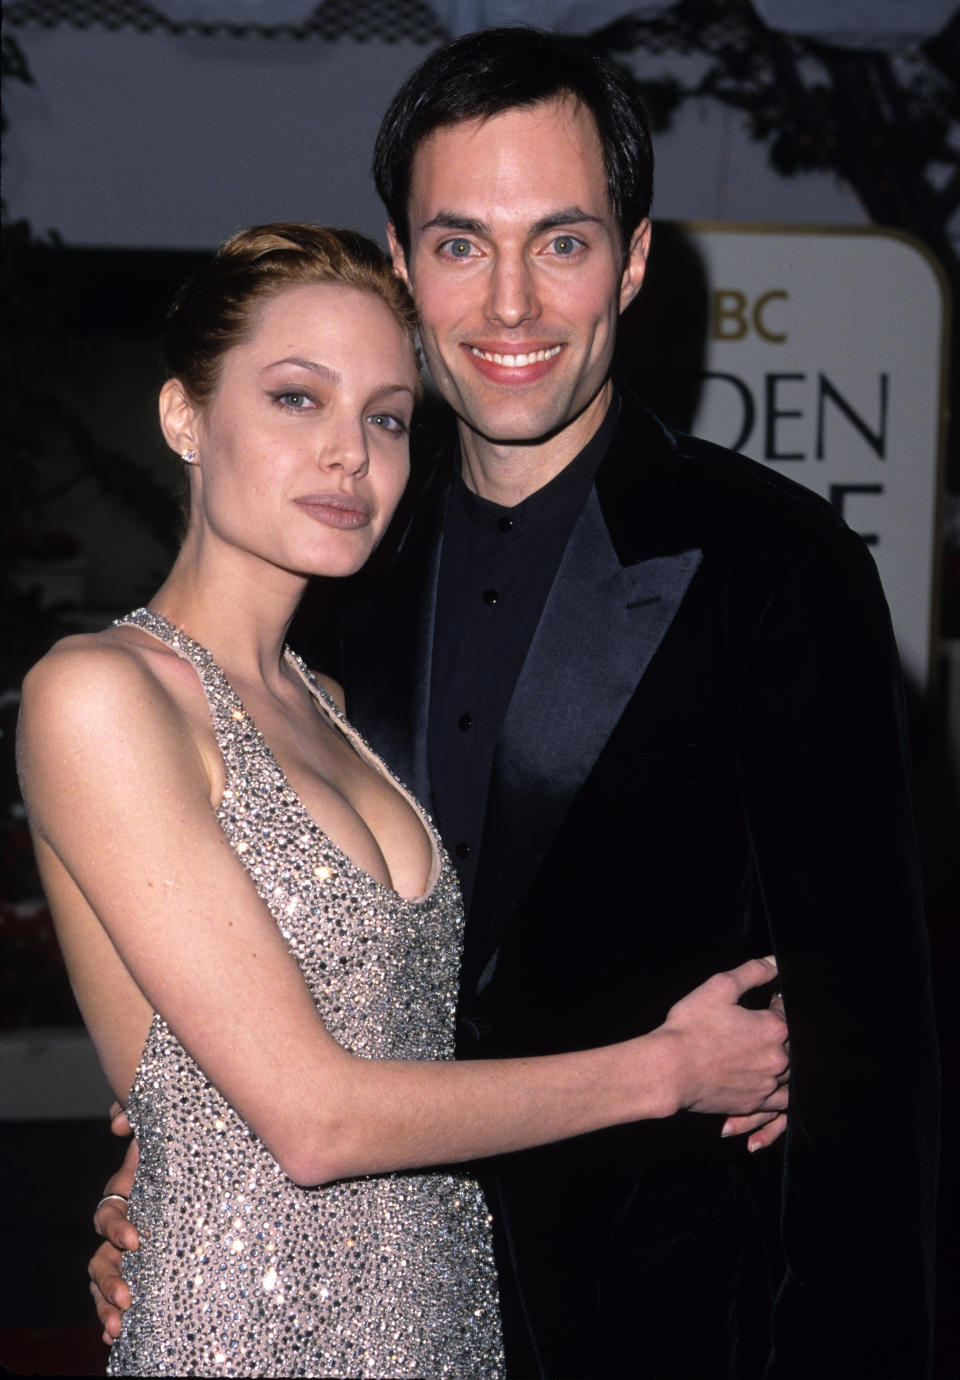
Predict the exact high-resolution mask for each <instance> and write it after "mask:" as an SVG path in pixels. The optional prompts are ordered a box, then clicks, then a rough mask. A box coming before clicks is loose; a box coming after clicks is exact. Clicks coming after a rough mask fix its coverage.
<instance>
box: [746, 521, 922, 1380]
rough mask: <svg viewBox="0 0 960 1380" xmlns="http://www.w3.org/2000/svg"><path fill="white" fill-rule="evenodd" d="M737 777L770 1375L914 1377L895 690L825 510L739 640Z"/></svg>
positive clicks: (917, 1086)
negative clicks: (755, 940) (749, 862)
mask: <svg viewBox="0 0 960 1380" xmlns="http://www.w3.org/2000/svg"><path fill="white" fill-rule="evenodd" d="M743 683H744V691H743V695H742V698H741V707H742V716H741V722H740V742H741V753H740V772H741V776H740V789H741V793H742V799H743V806H744V810H745V814H746V818H747V821H748V828H749V831H750V843H751V848H752V852H753V860H754V867H755V877H756V882H757V885H758V887H759V890H760V894H761V900H762V906H763V909H764V911H765V914H766V917H767V920H768V923H769V927H770V933H771V936H772V942H773V948H774V951H775V952H776V955H777V959H778V962H779V966H780V976H781V984H782V991H783V997H784V1002H785V1006H786V1011H787V1018H788V1022H789V1027H790V1040H791V1084H790V1115H789V1126H788V1131H787V1143H786V1153H785V1161H784V1163H785V1168H784V1185H783V1198H782V1217H781V1239H782V1246H783V1253H784V1257H785V1261H786V1272H785V1275H784V1278H783V1281H782V1284H781V1287H780V1290H779V1293H778V1296H777V1300H776V1305H775V1310H774V1319H773V1351H772V1353H771V1359H770V1362H769V1366H768V1371H767V1375H768V1377H770V1380H773V1377H776V1378H777V1380H782V1378H783V1377H788V1376H789V1377H794V1376H795V1377H801V1376H802V1377H805V1380H806V1377H809V1376H811V1375H818V1376H824V1377H826V1376H834V1375H836V1376H841V1375H842V1376H844V1377H849V1376H858V1375H862V1376H870V1377H871V1380H882V1378H883V1377H890V1380H894V1377H896V1380H903V1377H907V1376H910V1377H917V1380H921V1377H923V1376H925V1375H927V1374H928V1371H929V1365H930V1350H931V1314H932V1301H933V1288H932V1262H933V1223H934V1197H935V1184H936V1168H937V1161H936V1153H937V1151H936V1146H937V1058H936V1044H935V1034H934V1022H933V1014H932V1004H931V999H930V986H929V971H928V955H927V943H926V930H925V923H924V916H923V910H922V904H921V896H920V880H919V865H918V860H917V852H916V847H915V839H914V831H913V824H912V818H911V811H910V801H909V785H908V768H907V750H906V742H905V719H904V707H903V693H902V686H901V682H900V677H899V670H898V666H897V658H896V652H895V650H894V646H893V639H892V634H891V630H890V623H889V617H888V614H887V609H886V605H885V602H884V599H883V595H882V592H881V589H880V583H879V579H878V576H877V572H876V568H875V566H874V562H873V559H872V557H871V556H870V554H869V552H868V551H867V549H866V547H865V546H864V545H863V544H862V542H861V541H860V539H859V538H858V537H856V536H855V535H854V534H853V533H851V532H849V531H848V530H847V529H845V528H842V527H837V528H836V529H832V530H828V531H827V532H826V533H824V534H823V539H822V541H820V542H819V544H818V545H817V546H816V548H815V549H810V550H808V551H807V553H806V554H805V555H804V556H803V557H802V558H801V559H799V560H798V561H797V562H796V563H795V564H794V565H793V568H792V569H791V571H790V573H789V575H788V576H787V577H786V578H785V579H784V580H783V581H782V583H781V584H780V586H779V588H778V589H777V590H776V592H775V593H774V594H773V595H772V597H771V598H770V599H769V601H768V603H767V605H766V608H765V610H764V612H763V615H762V617H761V619H760V621H759V624H758V626H757V629H756V635H755V637H754V640H753V645H752V647H751V649H750V652H749V655H748V659H747V668H746V674H745V676H744V682H743Z"/></svg>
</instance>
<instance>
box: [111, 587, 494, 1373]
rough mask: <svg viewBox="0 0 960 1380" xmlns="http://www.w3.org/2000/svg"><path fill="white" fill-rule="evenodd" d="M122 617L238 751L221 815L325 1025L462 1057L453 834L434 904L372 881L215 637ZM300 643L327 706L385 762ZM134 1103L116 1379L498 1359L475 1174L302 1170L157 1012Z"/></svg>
mask: <svg viewBox="0 0 960 1380" xmlns="http://www.w3.org/2000/svg"><path fill="white" fill-rule="evenodd" d="M121 621H122V622H125V623H131V624H135V625H136V626H137V627H139V628H142V629H143V630H144V631H146V632H148V633H151V634H152V635H153V636H154V637H157V638H159V640H160V641H162V642H164V643H166V645H167V646H169V647H171V648H172V649H174V650H175V651H176V652H178V653H179V655H180V656H182V657H184V658H185V659H186V660H188V661H190V662H192V664H193V665H194V667H195V668H196V670H197V673H198V675H199V677H200V680H201V683H202V685H203V688H204V691H205V693H206V697H207V701H208V703H209V706H210V712H211V716H212V721H213V727H214V730H215V732H216V735H217V739H218V742H219V744H220V750H221V752H222V754H223V760H224V764H225V767H226V788H225V790H224V793H223V799H222V802H221V804H220V806H219V810H218V818H219V821H220V825H221V827H222V829H223V832H224V834H225V835H226V837H227V838H228V840H229V841H230V843H231V845H232V847H233V848H234V850H235V851H236V853H237V854H238V855H239V856H240V858H241V859H242V860H243V864H244V866H245V867H246V869H247V871H248V872H249V874H250V876H251V878H252V879H253V883H254V885H255V886H256V888H257V891H258V892H259V893H260V895H261V897H262V898H263V900H264V903H265V904H266V905H267V906H268V907H269V909H270V912H271V914H272V915H273V917H274V919H275V920H276V923H277V925H278V926H279V928H280V930H281V932H282V934H283V936H284V938H285V939H286V940H287V943H288V944H289V946H290V949H291V951H292V953H293V954H294V956H295V957H296V959H297V962H298V963H299V965H300V967H301V969H302V971H303V976H304V979H305V981H306V983H307V985H308V987H309V988H310V991H311V994H312V995H313V997H314V1000H315V1001H316V1004H317V1007H318V1009H319V1011H320V1014H321V1016H322V1017H323V1020H324V1023H325V1025H326V1026H327V1029H328V1030H329V1031H330V1032H331V1034H332V1035H333V1036H334V1037H335V1038H336V1039H337V1040H339V1041H340V1043H341V1044H343V1045H344V1046H345V1047H346V1048H348V1049H350V1050H352V1051H353V1052H354V1053H355V1054H358V1055H361V1056H364V1057H368V1058H382V1057H386V1058H395V1059H450V1058H452V1057H453V1028H454V1004H455V999H456V991H457V979H458V970H459V962H460V950H461V943H462V927H463V918H462V908H461V903H460V897H459V890H458V886H457V882H456V878H455V876H454V874H453V872H452V868H451V866H450V863H449V861H448V860H447V859H446V857H445V856H444V855H443V853H442V850H439V844H438V843H435V849H436V850H437V858H438V860H439V861H438V862H437V863H436V864H435V867H434V872H435V874H436V879H435V881H434V883H433V885H432V887H431V889H430V891H429V892H428V893H427V895H426V896H424V897H423V898H422V899H421V900H405V899H403V898H402V897H400V896H398V895H397V893H396V892H394V891H392V890H390V889H389V888H388V887H385V886H383V885H382V884H381V883H379V882H377V881H376V880H375V879H374V878H372V877H371V876H369V875H368V874H367V873H365V872H363V871H362V870H361V869H360V868H359V867H357V866H355V865H354V864H353V863H352V862H351V861H350V860H349V858H347V857H346V856H345V855H344V854H343V853H341V852H340V851H339V850H338V849H337V848H336V847H335V846H334V845H333V844H332V843H331V842H330V840H329V839H328V838H327V837H326V836H325V835H324V834H323V832H322V831H321V830H320V829H319V828H318V827H317V825H316V824H315V823H314V822H313V820H312V819H311V818H310V816H309V815H308V813H307V811H306V809H305V808H304V806H303V805H302V804H301V802H300V800H299V798H298V797H297V795H296V794H295V793H294V791H293V790H292V789H291V787H290V785H289V784H288V783H287V781H286V779H285V778H284V776H283V773H282V772H281V771H280V769H279V767H278V765H277V762H276V760H275V758H274V757H273V755H272V753H271V751H270V749H269V748H268V747H267V745H266V743H265V742H264V740H263V738H262V737H261V736H260V733H259V732H258V730H257V728H256V726H255V725H254V724H253V722H252V721H251V720H250V718H249V717H248V715H247V714H246V712H245V710H244V708H243V705H242V704H241V703H240V701H239V699H238V698H237V696H236V695H235V694H234V692H233V690H232V688H231V687H230V685H229V683H228V681H227V679H226V677H225V676H224V674H223V672H222V671H221V670H220V669H219V667H218V666H217V665H216V663H215V662H214V661H213V658H212V657H211V656H210V654H209V652H207V651H205V650H204V649H203V648H202V647H200V646H199V645H198V644H197V643H196V642H194V641H192V640H191V639H190V638H188V637H187V636H186V635H185V634H183V633H181V632H179V631H178V630H177V629H176V628H174V627H173V626H172V625H171V624H169V623H167V622H166V621H165V620H164V619H162V618H161V617H159V616H158V615H157V614H154V613H152V612H150V611H148V610H146V609H138V610H137V611H136V612H135V613H133V614H130V615H129V616H128V618H126V619H123V620H121ZM287 656H288V659H289V660H290V662H291V664H292V665H294V666H295V667H296V668H297V669H298V670H299V672H300V674H301V675H302V676H303V677H304V680H305V681H306V683H307V685H308V686H309V687H310V689H311V691H312V693H313V695H314V697H315V699H316V702H317V704H318V706H319V709H320V712H322V713H324V714H326V715H328V716H330V717H331V718H332V719H333V720H334V721H335V722H336V723H337V724H338V725H339V727H340V728H341V730H342V732H343V733H344V734H345V735H346V736H347V738H348V739H349V740H350V741H351V742H352V743H353V744H354V746H355V747H356V749H357V751H359V752H360V753H361V754H362V755H363V756H364V757H366V758H367V759H368V760H370V761H371V762H373V763H374V765H375V766H376V767H377V769H378V770H380V771H383V770H384V768H383V766H382V764H381V763H380V762H379V761H378V759H376V758H375V757H374V756H373V754H372V753H371V752H370V751H369V749H368V748H366V747H365V745H364V744H363V743H362V742H361V740H360V739H359V737H358V735H357V734H356V733H355V731H354V730H353V729H352V728H351V727H350V726H349V725H348V724H347V722H346V720H345V719H344V718H343V716H342V715H341V714H340V713H339V711H338V710H337V708H336V706H335V705H334V704H333V702H332V701H331V700H330V699H329V697H328V696H327V695H326V694H325V692H324V691H323V690H322V689H321V688H320V687H318V686H317V685H316V683H315V682H314V681H313V680H312V678H311V677H310V675H309V672H307V671H306V669H305V668H304V667H303V665H302V663H300V662H299V661H298V659H297V658H295V657H294V656H293V655H292V654H291V653H289V652H288V653H287ZM434 838H436V835H435V834H434ZM240 1019H242V1014H241V1013H238V1020H240ZM263 1037H264V1039H265V1040H268V1039H269V1038H270V1032H269V1030H265V1031H264V1032H263ZM128 1113H129V1117H130V1121H131V1124H132V1125H133V1127H134V1129H135V1131H136V1135H137V1138H138V1140H139V1142H140V1164H139V1168H138V1170H137V1178H136V1184H135V1186H134V1190H133V1195H132V1197H131V1199H130V1216H131V1219H132V1220H133V1221H134V1222H135V1223H136V1225H137V1227H138V1229H139V1232H140V1239H141V1245H140V1249H139V1251H137V1252H133V1253H130V1254H128V1255H126V1256H125V1257H124V1277H125V1278H126V1280H127V1282H128V1283H129V1285H130V1290H131V1293H132V1295H133V1304H132V1306H131V1308H130V1310H129V1312H128V1313H127V1314H126V1315H125V1317H124V1324H123V1332H122V1335H121V1337H120V1338H119V1340H118V1341H117V1342H115V1343H114V1346H113V1348H112V1351H111V1354H110V1365H109V1372H110V1373H111V1374H114V1375H205V1376H206V1375H211V1376H212V1375H257V1376H260V1375H262V1376H287V1375H289V1376H375V1377H384V1376H387V1377H393V1376H418V1377H420V1376H424V1377H425V1376H457V1377H461V1378H462V1380H481V1377H485V1376H499V1375H502V1373H503V1353H502V1344H501V1338H500V1322H499V1311H498V1300H497V1286H496V1275H495V1271H494V1264H493V1250H492V1245H491V1237H490V1219H489V1216H488V1213H487V1208H486V1204H485V1202H484V1199H483V1195H482V1193H481V1191H480V1189H479V1187H478V1185H477V1184H476V1183H475V1182H474V1181H473V1180H471V1179H468V1178H466V1177H463V1176H462V1175H460V1174H454V1173H448V1172H439V1171H438V1172H422V1173H394V1174H385V1175H377V1176H370V1177H365V1178H359V1179H352V1180H348V1181H342V1182H338V1183H333V1184H327V1185H324V1186H322V1187H318V1188H300V1187H298V1186H297V1185H296V1184H295V1183H293V1182H292V1181H291V1180H290V1179H288V1178H287V1177H286V1176H285V1175H284V1173H283V1171H282V1170H281V1169H280V1167H279V1166H278V1165H277V1163H276V1161H275V1160H274V1159H273V1158H272V1156H271V1155H270V1154H269V1152H268V1151H267V1150H266V1148H265V1147H264V1145H263V1144H262V1143H261V1142H260V1141H259V1140H258V1139H257V1137H256V1136H255V1135H254V1134H253V1132H252V1131H251V1130H250V1129H249V1127H248V1126H247V1125H246V1124H245V1123H244V1122H243V1121H242V1119H241V1118H240V1116H239V1115H238V1114H237V1113H236V1112H235V1111H234V1110H233V1108H232V1107H231V1106H230V1105H229V1103H227V1102H226V1101H225V1099H224V1098H223V1097H221V1095H220V1094H219V1093H218V1092H217V1090H216V1088H214V1087H213V1086H212V1084H211V1083H210V1082H209V1081H208V1080H207V1078H205V1077H204V1075H203V1073H202V1072H201V1070H200V1068H199V1067H198V1066H197V1064H195V1063H194V1061H193V1060H192V1059H191V1058H190V1056H189V1055H188V1054H187V1053H186V1051H185V1050H184V1049H183V1047H182V1046H181V1045H180V1044H179V1042H178V1041H177V1040H176V1038H175V1037H174V1036H173V1035H172V1033H171V1032H170V1030H169V1028H168V1027H167V1025H166V1023H165V1022H164V1021H163V1020H162V1019H161V1017H160V1016H159V1015H155V1016H154V1018H153V1021H152V1024H151V1026H150V1032H149V1035H148V1037H147V1041H146V1044H145V1046H144V1050H143V1054H142V1057H141V1060H140V1064H139V1067H138V1070H137V1074H136V1077H135V1080H134V1085H133V1088H132V1091H131V1094H130V1100H129V1105H128Z"/></svg>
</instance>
